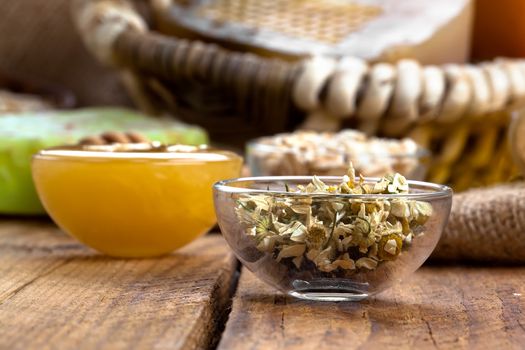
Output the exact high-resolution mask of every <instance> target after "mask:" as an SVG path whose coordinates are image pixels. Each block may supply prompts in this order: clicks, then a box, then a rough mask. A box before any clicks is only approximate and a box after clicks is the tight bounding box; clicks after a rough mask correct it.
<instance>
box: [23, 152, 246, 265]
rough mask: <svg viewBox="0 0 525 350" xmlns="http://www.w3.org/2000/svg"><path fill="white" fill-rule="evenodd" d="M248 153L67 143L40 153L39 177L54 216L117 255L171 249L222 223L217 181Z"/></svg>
mask: <svg viewBox="0 0 525 350" xmlns="http://www.w3.org/2000/svg"><path fill="white" fill-rule="evenodd" d="M241 167H242V158H241V157H240V156H238V155H236V154H234V153H232V152H229V151H223V150H216V149H211V148H208V147H206V146H200V147H195V146H183V145H171V146H170V145H162V144H158V143H144V144H142V143H141V144H112V145H102V146H100V145H97V146H93V145H91V146H80V145H78V146H62V147H55V148H49V149H45V150H42V151H40V152H39V153H37V154H36V155H35V156H34V157H33V162H32V171H33V180H34V182H35V186H36V189H37V192H38V195H39V197H40V199H41V201H42V203H43V205H44V207H45V209H46V211H47V212H48V214H49V215H50V216H51V217H52V219H53V220H54V221H55V222H56V223H57V225H58V226H59V227H60V228H62V229H63V230H64V231H66V232H67V233H69V234H70V235H72V236H73V237H75V238H77V239H78V240H79V241H81V242H82V243H84V244H86V245H88V246H90V247H91V248H94V249H95V250H98V251H99V252H102V253H104V254H107V255H110V256H115V257H152V256H160V255H164V254H167V253H169V252H171V251H173V250H175V249H178V248H180V247H182V246H184V245H186V244H188V243H189V242H191V241H192V240H194V239H195V238H197V237H199V236H200V235H202V234H204V233H206V232H207V231H208V230H209V229H210V228H212V227H213V226H214V225H215V223H216V218H215V214H214V209H213V198H212V185H213V184H214V183H215V182H216V181H218V180H222V179H228V178H233V177H236V176H239V173H240V171H241Z"/></svg>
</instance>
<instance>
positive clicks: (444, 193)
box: [213, 176, 453, 200]
mask: <svg viewBox="0 0 525 350" xmlns="http://www.w3.org/2000/svg"><path fill="white" fill-rule="evenodd" d="M317 177H318V178H319V179H320V180H321V181H339V182H341V181H342V179H343V176H317ZM312 179H313V176H251V177H239V178H234V179H228V180H222V181H218V182H216V183H215V184H214V185H213V189H214V190H215V191H220V192H225V193H232V194H233V193H236V194H266V195H270V196H288V197H296V198H305V197H310V198H312V197H315V198H342V199H367V200H371V199H396V198H403V199H417V200H425V199H427V200H428V199H439V198H447V197H452V194H453V191H452V188H450V187H449V186H446V185H440V184H436V183H432V182H425V181H416V180H407V182H408V185H409V187H414V186H415V187H418V188H420V189H423V190H428V192H413V193H396V194H375V193H374V194H344V193H299V192H288V191H276V190H264V189H252V188H247V187H235V186H232V184H234V183H237V182H277V181H309V180H312ZM356 180H357V181H359V178H357V177H356ZM364 180H365V183H374V182H377V181H379V180H380V178H378V177H365V178H364Z"/></svg>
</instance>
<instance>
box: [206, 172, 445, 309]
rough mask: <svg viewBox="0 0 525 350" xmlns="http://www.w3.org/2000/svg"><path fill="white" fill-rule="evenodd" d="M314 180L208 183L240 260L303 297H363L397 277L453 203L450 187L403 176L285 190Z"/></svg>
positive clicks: (429, 247)
mask: <svg viewBox="0 0 525 350" xmlns="http://www.w3.org/2000/svg"><path fill="white" fill-rule="evenodd" d="M319 179H321V181H323V182H324V183H325V184H326V185H336V184H340V183H341V181H342V178H341V177H319ZM312 180H313V178H312V177H309V176H302V177H293V176H292V177H251V178H240V179H234V180H226V181H221V182H218V183H217V184H215V185H214V200H215V211H216V214H217V219H218V223H219V226H220V228H221V231H222V233H223V235H224V237H225V238H226V241H227V242H228V244H229V245H230V247H231V248H232V249H233V251H234V252H235V254H236V255H237V257H238V258H239V259H240V261H241V262H242V263H243V264H244V266H246V267H247V268H248V269H249V270H251V271H252V272H253V273H255V275H257V276H258V277H259V278H260V279H261V280H263V281H265V282H267V283H268V284H270V285H272V286H274V287H275V288H277V289H279V290H281V291H282V292H284V293H288V294H290V295H292V296H294V297H298V298H302V299H310V300H327V301H340V300H361V299H364V298H367V297H368V296H371V295H374V294H376V293H379V292H381V291H383V290H385V289H386V288H388V287H389V286H391V285H392V284H394V283H399V282H400V281H401V280H403V279H404V278H405V277H407V276H408V275H410V274H411V273H412V272H414V271H415V270H416V269H418V268H419V267H420V266H421V265H422V264H423V262H424V261H425V260H426V259H427V258H428V256H429V255H430V254H431V253H432V251H433V249H434V248H435V246H436V244H437V242H438V240H439V238H440V235H441V232H442V230H443V228H444V227H445V225H446V222H447V219H448V216H449V213H450V208H451V204H452V190H451V189H450V188H449V187H446V186H442V185H437V184H432V183H426V182H419V181H408V184H409V186H410V190H409V192H408V193H403V194H361V195H357V194H316V193H297V192H290V191H289V189H290V188H296V186H298V185H303V186H304V185H307V184H308V183H310V182H311V181H312ZM377 180H378V179H374V178H365V179H364V181H365V182H364V183H365V184H372V183H375V182H376V181H377Z"/></svg>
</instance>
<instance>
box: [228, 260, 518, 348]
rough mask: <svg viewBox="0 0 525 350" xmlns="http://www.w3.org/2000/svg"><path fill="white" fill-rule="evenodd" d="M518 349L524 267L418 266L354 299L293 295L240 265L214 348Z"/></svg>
mask: <svg viewBox="0 0 525 350" xmlns="http://www.w3.org/2000/svg"><path fill="white" fill-rule="evenodd" d="M434 348H436V349H523V348H525V267H498V268H496V267H494V268H490V267H453V266H443V267H435V266H433V267H423V268H422V269H420V270H419V271H418V272H416V273H415V274H414V275H413V277H412V278H411V279H410V280H408V281H407V282H405V283H403V284H401V285H398V286H396V287H394V288H393V289H391V290H389V291H386V292H384V293H382V294H379V295H377V296H376V297H375V298H373V299H371V300H369V301H365V302H360V303H312V302H306V301H301V300H293V299H291V298H290V297H286V296H284V295H282V294H279V293H278V292H276V291H275V290H274V289H272V288H271V287H268V286H266V285H264V284H263V283H262V282H260V281H259V280H257V279H256V278H255V277H254V275H253V274H252V273H250V272H248V271H247V270H246V269H243V270H242V273H241V278H240V281H239V286H238V289H237V294H236V296H235V299H234V301H233V309H232V312H231V314H230V317H229V321H228V323H227V326H226V329H225V332H224V334H223V336H222V339H221V342H220V343H219V349H222V350H230V349H253V350H259V349H290V350H291V349H316V350H320V349H381V350H384V349H434Z"/></svg>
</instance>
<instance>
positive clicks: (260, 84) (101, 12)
mask: <svg viewBox="0 0 525 350" xmlns="http://www.w3.org/2000/svg"><path fill="white" fill-rule="evenodd" d="M73 4H74V6H73V14H74V17H75V20H76V23H77V26H78V28H79V30H80V32H81V34H82V36H83V38H84V41H85V43H86V44H87V46H88V47H89V48H90V49H91V51H92V52H93V53H94V54H95V55H96V56H97V57H98V58H99V59H100V60H101V61H103V62H105V63H108V64H112V65H114V66H115V67H117V68H118V69H119V70H120V71H121V72H122V74H123V77H124V80H125V82H126V85H127V87H128V90H129V92H130V93H131V95H132V97H133V98H134V99H135V101H136V103H137V104H138V105H139V106H140V107H141V108H142V109H145V110H147V111H149V112H156V113H163V112H166V111H169V112H170V113H172V114H174V115H176V116H177V117H178V118H180V119H182V120H184V121H187V122H191V123H197V124H200V125H202V126H204V127H206V128H207V129H208V130H209V131H210V134H211V136H212V138H213V139H215V140H217V141H219V142H228V143H230V144H238V145H240V144H242V143H243V142H244V141H246V140H247V139H249V138H252V137H255V136H258V135H262V134H271V133H276V132H281V131H285V130H292V129H294V128H296V127H299V126H302V127H307V128H313V129H322V130H335V129H339V128H341V127H346V126H350V127H357V128H360V129H362V130H365V131H366V132H367V133H369V134H379V135H385V136H394V137H400V136H406V135H410V136H412V137H414V138H415V139H416V140H418V141H419V142H420V143H422V144H423V145H424V146H426V147H428V148H430V149H432V150H433V151H434V154H435V155H436V157H435V163H434V164H433V166H432V169H431V172H430V180H432V181H436V182H449V183H450V182H452V183H454V184H455V185H456V189H464V188H467V187H470V186H472V185H473V184H476V185H478V184H488V183H492V182H498V181H501V180H506V179H508V178H509V177H510V176H512V174H514V173H515V171H516V170H515V168H514V165H513V164H512V162H511V160H510V156H509V152H508V149H507V141H506V129H507V126H508V124H509V117H508V115H509V113H508V111H509V110H510V108H512V107H513V106H517V105H519V104H520V103H522V102H524V101H525V60H510V59H496V60H494V61H491V62H483V63H478V64H475V65H474V64H473V65H444V66H421V65H420V64H419V63H418V62H416V61H413V60H401V61H399V62H397V63H395V64H390V63H382V62H379V63H373V64H369V63H366V62H364V61H362V60H359V59H355V58H352V57H344V58H341V59H333V58H326V57H313V58H307V59H300V60H295V61H293V60H283V59H276V58H269V57H266V56H262V55H255V54H252V53H245V52H240V51H233V50H228V49H226V48H224V47H222V46H219V45H217V44H210V43H204V42H201V41H198V40H190V39H183V38H177V37H174V36H166V35H162V34H159V33H157V32H154V31H150V30H149V29H148V25H147V24H146V21H145V20H144V19H143V17H141V15H140V14H139V13H138V12H137V11H136V10H135V9H134V8H133V5H132V3H131V2H130V1H126V0H91V1H88V0H75V1H74V2H73Z"/></svg>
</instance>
